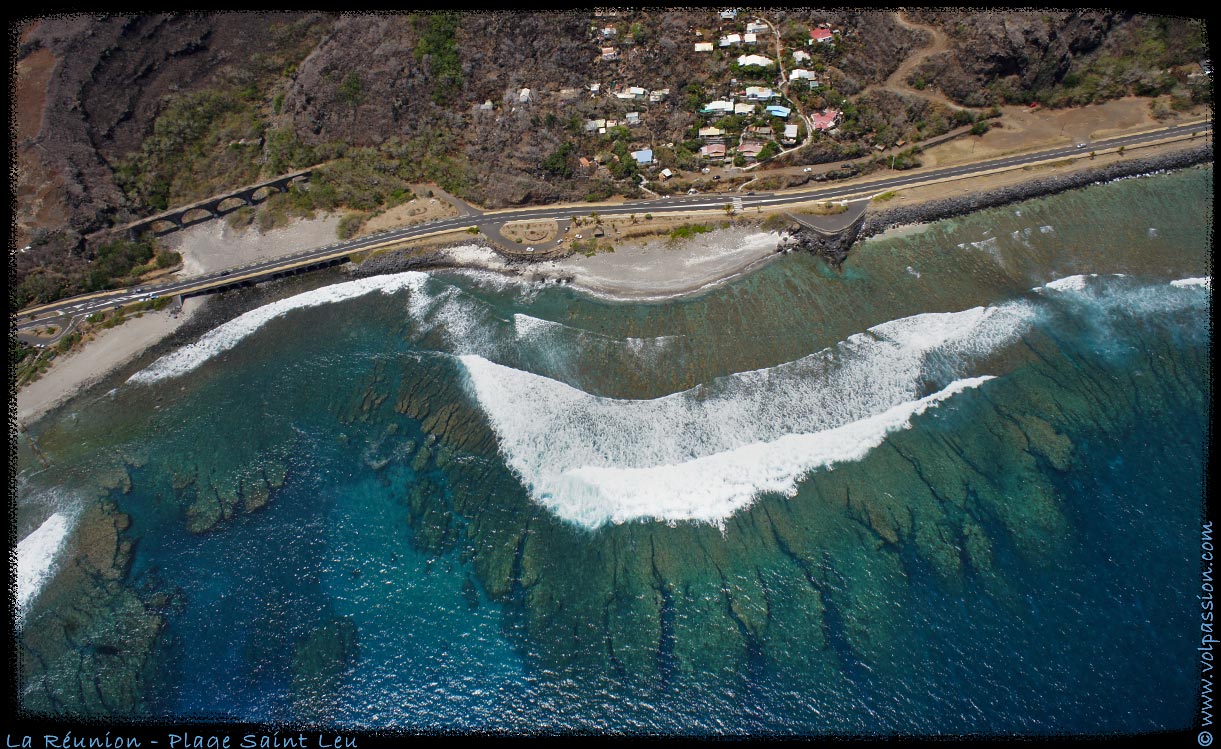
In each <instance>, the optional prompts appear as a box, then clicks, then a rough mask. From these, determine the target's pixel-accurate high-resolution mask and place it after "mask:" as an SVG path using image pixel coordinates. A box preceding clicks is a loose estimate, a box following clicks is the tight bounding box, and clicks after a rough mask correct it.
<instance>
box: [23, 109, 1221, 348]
mask: <svg viewBox="0 0 1221 749" xmlns="http://www.w3.org/2000/svg"><path fill="white" fill-rule="evenodd" d="M1211 129H1212V124H1211V123H1195V124H1187V125H1178V126H1174V127H1168V128H1163V129H1160V130H1155V131H1152V132H1148V133H1140V134H1137V135H1126V136H1121V137H1116V138H1106V139H1102V140H1096V141H1091V142H1090V143H1089V144H1088V146H1085V147H1084V148H1082V147H1076V146H1066V147H1060V148H1052V149H1047V150H1043V151H1038V152H1034V153H1028V154H1021V155H1017V156H1008V157H1003V158H997V159H991V160H988V161H983V162H978V163H974V164H964V165H960V166H951V167H944V168H940V169H932V170H921V169H917V170H912V171H910V172H903V173H901V176H900V173H895V174H896V176H890V177H884V178H881V179H874V180H868V181H864V182H856V183H854V184H842V185H838V186H833V187H816V188H803V189H800V190H796V191H792V192H784V193H747V194H745V195H743V194H741V193H735V194H733V195H680V196H670V197H666V198H660V199H653V200H634V201H627V202H624V203H618V204H606V203H602V204H597V203H590V204H586V205H577V206H569V207H561V208H556V207H542V208H525V209H520V210H508V211H496V212H488V213H483V214H476V215H465V216H456V217H453V218H446V219H436V220H433V221H430V222H426V223H424V224H418V225H416V226H411V227H406V228H402V229H391V230H388V231H384V232H381V233H379V234H374V235H370V236H367V237H361V238H360V239H355V240H349V241H346V242H336V243H334V244H330V245H327V246H325V247H317V248H314V249H311V250H305V251H302V252H298V253H296V254H293V255H287V256H283V257H277V258H274V259H270V260H261V261H257V262H253V263H248V264H246V265H241V266H237V267H234V268H229V269H226V270H223V271H216V272H213V273H208V274H205V275H202V276H197V277H195V278H191V279H186V280H182V281H172V282H168V283H161V284H155V285H146V286H137V287H134V288H128V289H121V290H117V291H112V292H102V293H98V294H91V295H85V296H78V297H73V298H70V299H64V300H61V301H59V302H55V303H53V304H48V305H43V306H40V307H34V308H30V309H27V310H25V311H23V312H20V313H18V314H17V315H15V316H14V322H15V325H16V328H17V333H18V336H19V337H20V338H21V339H22V340H24V341H26V342H28V343H34V342H35V340H36V339H35V338H34V337H33V336H32V332H33V330H34V329H35V328H38V327H44V326H46V325H48V324H53V325H57V326H59V327H60V332H59V334H58V335H57V336H56V337H55V338H51V339H38V340H40V341H41V343H43V344H49V343H52V342H54V340H55V339H56V338H58V336H59V335H63V334H64V333H66V332H67V331H68V330H69V329H71V326H72V325H74V324H75V322H76V321H78V320H79V319H81V318H83V317H85V316H88V315H90V314H93V313H95V312H100V311H105V310H110V309H114V308H118V307H122V306H124V305H127V304H132V303H134V302H139V301H143V300H146V299H154V298H157V297H166V296H169V297H172V296H176V295H178V294H192V293H202V292H205V291H214V290H216V289H220V288H225V287H228V286H233V285H237V284H242V283H255V282H258V281H262V280H267V279H270V278H272V277H275V276H277V275H280V274H284V273H288V272H295V271H298V270H301V269H303V268H308V267H311V266H315V265H324V264H327V263H333V262H343V259H344V258H346V257H347V256H348V255H349V254H351V253H354V252H359V251H361V250H366V249H371V248H376V247H383V246H388V245H392V244H396V243H399V242H403V241H406V240H411V239H418V238H420V237H424V236H428V235H431V234H437V233H442V232H449V231H455V230H461V229H465V228H468V227H471V226H476V225H485V224H487V223H489V222H491V221H495V222H499V223H505V222H508V221H526V220H542V219H554V220H556V221H560V222H564V221H565V220H568V219H571V218H573V217H575V216H587V215H589V213H590V212H591V211H597V212H599V213H601V214H603V215H610V214H619V213H629V212H630V213H636V214H644V213H684V212H698V211H708V210H721V209H723V208H724V206H725V205H726V204H727V203H730V202H731V201H734V200H741V202H742V207H743V209H749V208H751V207H759V208H777V207H781V206H785V205H791V204H795V203H804V202H807V201H813V200H829V199H834V198H842V197H848V196H852V195H868V194H875V193H879V192H883V191H886V190H893V189H896V188H900V187H904V186H907V185H912V184H916V183H922V182H930V181H935V180H946V179H955V178H962V177H966V176H969V175H973V174H979V173H982V172H988V171H991V170H994V169H1003V168H1012V167H1017V166H1021V165H1025V164H1032V163H1036V162H1040V161H1047V160H1054V159H1058V158H1066V157H1081V156H1084V155H1086V154H1087V153H1088V150H1087V149H1092V150H1102V149H1106V148H1116V147H1118V146H1130V145H1135V144H1139V143H1144V142H1147V141H1153V140H1160V139H1163V138H1169V137H1173V136H1186V135H1189V134H1191V133H1197V134H1198V137H1201V138H1207V137H1208V133H1209V132H1210V131H1211ZM505 254H509V255H514V253H511V252H507V251H506V252H505ZM515 256H519V257H526V253H525V252H524V249H523V251H521V252H520V253H518V254H516V255H515ZM69 321H71V322H69Z"/></svg>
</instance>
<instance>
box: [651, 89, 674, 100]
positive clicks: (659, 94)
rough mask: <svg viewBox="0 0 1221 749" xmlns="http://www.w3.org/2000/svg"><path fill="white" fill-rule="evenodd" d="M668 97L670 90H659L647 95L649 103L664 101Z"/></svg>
mask: <svg viewBox="0 0 1221 749" xmlns="http://www.w3.org/2000/svg"><path fill="white" fill-rule="evenodd" d="M669 95H670V89H668V88H659V89H657V90H656V91H654V92H652V93H651V94H649V101H651V102H659V101H665V99H666V97H667V96H669Z"/></svg>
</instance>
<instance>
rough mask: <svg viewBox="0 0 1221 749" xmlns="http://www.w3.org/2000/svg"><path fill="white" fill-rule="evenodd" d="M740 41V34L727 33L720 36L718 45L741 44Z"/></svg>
mask: <svg viewBox="0 0 1221 749" xmlns="http://www.w3.org/2000/svg"><path fill="white" fill-rule="evenodd" d="M741 43H742V36H741V34H729V35H727V36H723V37H721V41H720V46H722V47H730V46H733V45H735V44H741Z"/></svg>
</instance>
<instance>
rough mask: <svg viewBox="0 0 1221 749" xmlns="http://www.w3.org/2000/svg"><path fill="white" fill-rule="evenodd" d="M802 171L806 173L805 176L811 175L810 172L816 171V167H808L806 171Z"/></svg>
mask: <svg viewBox="0 0 1221 749" xmlns="http://www.w3.org/2000/svg"><path fill="white" fill-rule="evenodd" d="M801 171H802V172H804V173H805V174H809V173H810V172H812V171H814V167H812V166H807V167H806V168H805V169H802V170H801Z"/></svg>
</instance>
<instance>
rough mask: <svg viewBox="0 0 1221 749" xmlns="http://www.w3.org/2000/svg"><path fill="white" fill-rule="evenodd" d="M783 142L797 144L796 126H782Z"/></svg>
mask: <svg viewBox="0 0 1221 749" xmlns="http://www.w3.org/2000/svg"><path fill="white" fill-rule="evenodd" d="M783 141H784V142H785V143H796V142H797V126H796V125H785V126H784V138H783Z"/></svg>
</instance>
